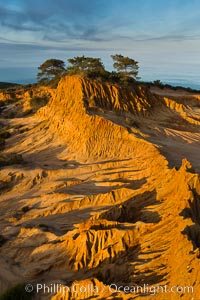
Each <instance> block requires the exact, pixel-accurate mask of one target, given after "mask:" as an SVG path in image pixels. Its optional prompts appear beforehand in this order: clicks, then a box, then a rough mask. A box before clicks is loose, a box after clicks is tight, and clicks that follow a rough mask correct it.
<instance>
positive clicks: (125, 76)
mask: <svg viewBox="0 0 200 300" xmlns="http://www.w3.org/2000/svg"><path fill="white" fill-rule="evenodd" d="M111 57H112V59H113V60H114V63H113V67H114V68H115V69H116V70H117V73H118V74H119V76H120V79H121V81H125V82H127V81H129V80H130V79H134V80H137V79H139V77H138V69H139V66H138V62H137V61H135V60H134V59H132V58H129V57H127V56H123V55H121V54H115V55H111Z"/></svg>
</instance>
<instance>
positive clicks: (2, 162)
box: [0, 153, 25, 167]
mask: <svg viewBox="0 0 200 300" xmlns="http://www.w3.org/2000/svg"><path fill="white" fill-rule="evenodd" d="M23 163H25V162H24V160H23V158H22V156H21V155H20V154H16V153H9V154H2V155H0V167H5V166H10V165H15V164H23Z"/></svg>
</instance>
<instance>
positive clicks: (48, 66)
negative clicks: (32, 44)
mask: <svg viewBox="0 0 200 300" xmlns="http://www.w3.org/2000/svg"><path fill="white" fill-rule="evenodd" d="M38 69H39V70H40V72H39V73H38V74H37V78H38V82H39V83H41V84H49V83H52V82H55V81H58V80H59V79H60V77H61V76H62V75H63V74H64V73H65V71H66V70H65V63H64V61H62V60H60V59H47V60H46V61H45V62H44V63H43V64H41V65H40V66H39V67H38Z"/></svg>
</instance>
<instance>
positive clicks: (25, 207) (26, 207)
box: [22, 205, 31, 213]
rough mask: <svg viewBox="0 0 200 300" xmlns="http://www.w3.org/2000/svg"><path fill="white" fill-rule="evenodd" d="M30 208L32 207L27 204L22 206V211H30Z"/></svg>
mask: <svg viewBox="0 0 200 300" xmlns="http://www.w3.org/2000/svg"><path fill="white" fill-rule="evenodd" d="M30 209H31V208H30V207H29V206H28V205H26V206H24V207H22V211H23V213H26V212H28V211H29V210H30Z"/></svg>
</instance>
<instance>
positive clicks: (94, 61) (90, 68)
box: [67, 55, 106, 78]
mask: <svg viewBox="0 0 200 300" xmlns="http://www.w3.org/2000/svg"><path fill="white" fill-rule="evenodd" d="M68 62H69V63H70V65H69V66H68V67H67V73H68V74H69V75H75V74H80V75H83V76H86V77H89V78H98V77H101V76H104V75H105V74H106V70H105V68H104V65H103V63H102V62H101V59H100V58H93V57H85V56H84V55H83V56H76V57H74V58H69V59H68Z"/></svg>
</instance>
